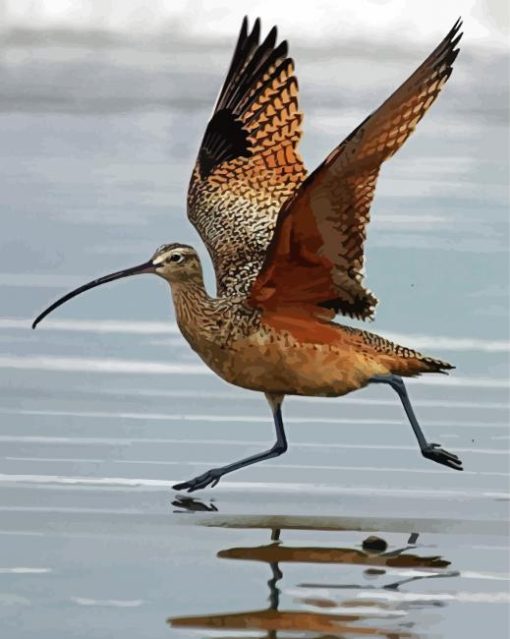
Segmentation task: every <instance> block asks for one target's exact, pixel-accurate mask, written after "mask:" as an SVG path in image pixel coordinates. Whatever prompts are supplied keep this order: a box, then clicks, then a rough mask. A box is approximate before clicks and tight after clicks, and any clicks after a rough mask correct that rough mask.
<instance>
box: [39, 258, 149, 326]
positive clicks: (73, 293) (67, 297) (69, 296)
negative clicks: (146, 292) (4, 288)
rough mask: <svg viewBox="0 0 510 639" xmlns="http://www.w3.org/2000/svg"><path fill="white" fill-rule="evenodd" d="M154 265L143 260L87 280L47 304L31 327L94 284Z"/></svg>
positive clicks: (110, 280)
mask: <svg viewBox="0 0 510 639" xmlns="http://www.w3.org/2000/svg"><path fill="white" fill-rule="evenodd" d="M154 272H155V267H154V264H153V263H152V261H151V260H149V261H148V262H144V264H139V265H138V266H132V267H131V268H126V269H124V270H123V271H117V272H116V273H110V275H105V276H104V277H100V278H98V279H97V280H93V281H92V282H88V283H87V284H84V285H83V286H80V287H79V288H76V289H74V291H71V292H70V293H67V295H64V296H63V297H61V298H60V299H58V300H57V301H56V302H53V304H52V305H51V306H48V308H47V309H45V310H44V311H43V312H42V313H41V314H40V315H38V316H37V317H36V318H35V320H34V322H33V324H32V328H35V327H36V326H37V324H39V322H40V321H41V320H42V319H44V318H45V317H46V315H49V314H50V313H51V312H52V311H54V310H55V309H56V308H58V307H59V306H62V304H65V303H66V302H67V301H69V300H70V299H72V298H73V297H76V296H77V295H80V293H84V292H85V291H88V290H89V289H90V288H95V287H96V286H101V284H106V283H107V282H113V280H120V279H121V278H122V277H130V276H131V275H140V274H141V273H154Z"/></svg>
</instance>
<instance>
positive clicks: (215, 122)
mask: <svg viewBox="0 0 510 639" xmlns="http://www.w3.org/2000/svg"><path fill="white" fill-rule="evenodd" d="M459 29H460V21H459V22H457V23H456V25H455V26H454V27H453V29H452V30H451V31H450V33H449V34H448V35H447V36H446V38H445V39H444V40H443V41H442V42H441V43H440V44H439V46H438V47H437V48H436V49H435V50H434V51H433V52H432V54H431V55H430V56H429V57H428V58H427V59H426V60H425V62H424V63H423V64H422V65H421V66H420V67H419V68H418V69H417V70H416V71H415V73H413V74H412V75H411V76H410V78H409V79H408V80H407V81H406V82H405V83H404V84H403V85H402V86H401V87H400V88H399V89H397V91H395V92H394V93H393V95H392V96H391V97H390V98H389V99H388V100H386V102H384V103H383V104H382V106H381V107H379V108H378V109H377V110H375V111H374V112H373V113H372V114H371V115H370V116H369V117H368V118H366V119H365V120H364V122H362V124H360V126H358V127H357V128H356V129H355V130H354V131H353V132H352V133H351V134H350V135H349V136H348V137H347V138H346V139H345V140H344V141H343V142H342V143H341V144H340V145H339V146H337V147H336V148H335V149H334V150H333V151H332V152H331V153H330V154H329V156H328V157H327V158H326V159H325V161H324V162H323V163H322V164H321V165H320V166H319V167H318V168H317V169H316V170H315V171H314V172H313V173H312V174H311V175H309V176H308V177H306V170H305V168H304V165H303V162H302V160H301V157H300V156H299V153H298V150H297V146H298V143H299V139H300V137H301V121H302V116H301V113H300V112H299V109H298V102H297V93H298V89H297V80H296V78H295V75H294V63H293V61H292V59H291V58H289V57H288V55H287V44H286V42H282V43H280V44H277V34H276V28H273V29H272V30H271V31H270V32H269V34H268V35H267V37H266V38H265V39H264V41H263V42H260V22H259V20H257V21H256V22H255V24H254V26H253V29H252V30H251V31H249V30H248V23H247V20H246V19H245V20H244V22H243V25H242V28H241V33H240V35H239V39H238V43H237V45H236V49H235V52H234V56H233V60H232V63H231V66H230V69H229V71H228V73H227V77H226V80H225V83H224V85H223V88H222V90H221V91H220V95H219V97H218V100H217V103H216V106H215V109H214V112H213V115H212V117H211V119H210V121H209V123H208V125H207V127H206V131H205V134H204V138H203V140H202V144H201V146H200V150H199V153H198V158H197V161H196V164H195V167H194V168H193V172H192V176H191V182H190V186H189V192H188V216H189V219H190V220H191V222H192V223H193V224H194V226H195V227H196V229H197V230H198V232H199V233H200V236H201V237H202V239H203V241H204V243H205V245H206V246H207V249H208V251H209V254H210V256H211V258H212V261H213V265H214V270H215V273H216V283H217V296H216V297H214V298H213V297H210V296H209V295H208V294H207V291H206V289H205V286H204V281H203V277H202V268H201V265H200V260H199V258H198V255H197V253H196V252H195V250H194V249H193V248H192V247H190V246H186V245H183V244H166V245H163V246H162V247H160V248H159V249H158V250H157V251H156V252H155V254H154V255H153V256H152V258H151V259H150V260H149V261H148V262H146V263H143V264H140V265H139V266H136V267H132V268H130V269H126V270H124V271H119V272H117V273H112V274H110V275H107V276H104V277H101V278H99V279H97V280H94V281H92V282H89V283H88V284H86V285H84V286H82V287H79V288H78V289H76V290H75V291H72V292H71V293H68V294H67V295H65V296H64V297H63V298H61V299H60V300H58V301H57V302H55V303H54V304H52V305H51V306H50V307H48V308H47V309H46V310H45V311H44V312H43V313H41V315H39V317H38V318H37V319H36V320H35V322H34V324H33V326H34V327H35V326H36V325H37V323H38V322H39V321H41V319H43V318H44V317H45V316H46V315H47V314H48V313H50V312H51V311H52V310H54V309H55V308H56V307H57V306H60V305H61V304H62V303H64V302H66V301H67V300H69V299H71V298H72V297H74V296H75V295H78V294H80V293H82V292H83V291H85V290H88V289H90V288H92V287H95V286H99V285H101V284H104V283H106V282H111V281H112V280H115V279H118V278H120V277H126V276H128V275H135V274H137V273H155V274H157V275H158V276H160V277H162V278H164V279H165V280H166V281H167V282H168V283H169V284H170V287H171V291H172V297H173V301H174V306H175V311H176V317H177V322H178V324H179V327H180V329H181V331H182V333H183V335H184V337H185V338H186V340H187V341H188V342H189V344H190V345H191V347H192V348H193V349H194V350H195V351H196V352H197V353H198V354H199V356H200V357H201V358H202V359H203V361H204V362H205V363H206V364H207V365H208V366H209V367H210V368H211V369H212V370H213V371H214V372H215V373H217V374H218V375H219V376H220V377H222V378H223V379H225V380H226V381H228V382H230V383H232V384H235V385H237V386H241V387H244V388H248V389H251V390H257V391H262V392H264V393H265V394H266V397H267V399H268V401H269V404H270V406H271V410H272V412H273V417H274V421H275V428H276V443H275V444H274V446H273V447H272V448H271V449H269V450H268V451H265V452H263V453H260V454H257V455H252V456H250V457H248V458H246V459H243V460H240V461H239V462H234V463H233V464H229V465H227V466H224V467H221V468H216V469H212V470H210V471H208V472H207V473H204V474H203V475H200V476H198V477H195V478H194V479H192V480H191V481H189V482H184V483H182V484H178V485H176V486H174V487H175V488H178V489H186V490H190V491H192V490H197V489H198V488H203V487H205V486H208V485H215V484H216V483H217V482H218V481H219V479H220V478H221V477H222V476H223V475H224V474H226V473H230V472H232V471H234V470H238V469H239V468H242V467H244V466H246V465H249V464H252V463H255V462H257V461H261V460H263V459H269V458H271V457H275V456H277V455H281V454H282V453H283V452H285V450H286V449H287V441H286V437H285V432H284V427H283V420H282V415H281V404H282V401H283V398H284V397H285V395H311V396H330V397H336V396H341V395H345V394H346V393H349V392H351V391H354V390H357V389H359V388H363V387H364V386H366V385H367V384H369V383H386V384H390V385H391V386H392V387H393V388H394V389H395V390H396V392H397V393H398V394H399V397H400V399H401V401H402V403H403V406H404V408H405V411H406V414H407V416H408V418H409V421H410V422H411V425H412V427H413V430H414V433H415V435H416V437H417V440H418V443H419V446H420V450H421V452H422V454H423V455H424V456H425V457H427V458H429V459H432V460H434V461H436V462H438V463H441V464H444V465H446V466H449V467H450V468H454V469H457V470H461V469H462V465H461V462H460V460H459V459H458V457H457V456H456V455H453V454H451V453H448V452H447V451H444V450H443V449H441V448H439V446H438V445H437V444H430V443H428V442H427V440H426V438H425V436H424V435H423V433H422V431H421V429H420V426H419V424H418V422H417V420H416V417H415V415H414V412H413V410H412V407H411V404H410V401H409V398H408V397H407V392H406V390H405V386H404V383H403V381H402V378H401V376H413V375H419V374H420V373H429V372H435V373H437V372H446V371H447V370H449V369H451V368H453V367H452V366H451V365H450V364H448V363H447V362H443V361H441V360H438V359H435V358H431V357H427V356H424V355H421V354H420V353H418V352H417V351H414V350H412V349H410V348H406V347H404V346H400V345H398V344H394V343H392V342H390V341H389V340H386V339H384V338H383V337H380V336H379V335H375V334H373V333H369V332H367V331H362V330H359V329H355V328H350V327H347V326H341V325H339V324H336V323H333V322H332V321H331V320H332V319H333V318H334V316H335V314H337V313H342V314H344V315H348V316H353V317H357V318H361V319H366V318H370V317H372V316H373V314H374V309H375V306H376V304H377V299H376V298H375V296H374V295H373V294H372V293H371V292H370V291H369V290H368V289H366V288H365V286H364V282H363V268H364V242H365V238H366V226H367V224H368V222H369V218H370V205H371V203H372V199H373V197H374V190H375V186H376V181H377V177H378V175H379V171H380V167H381V164H382V163H383V162H384V161H385V160H386V159H388V158H389V157H391V156H392V155H393V154H394V153H395V152H396V151H397V150H398V149H399V148H400V147H401V146H402V144H403V143H404V142H405V141H406V139H407V138H408V136H409V135H410V134H411V133H412V131H413V130H414V128H415V126H416V124H417V122H418V121H419V120H420V119H421V118H422V117H423V115H424V114H425V113H426V111H427V110H428V108H429V107H430V105H431V104H432V102H433V101H434V100H435V99H436V97H437V95H438V94H439V92H440V90H441V88H442V86H443V85H444V83H445V81H446V80H447V79H448V77H449V76H450V73H451V70H452V64H453V62H454V60H455V58H456V56H457V53H458V49H456V45H457V44H458V42H459V40H460V37H461V34H459Z"/></svg>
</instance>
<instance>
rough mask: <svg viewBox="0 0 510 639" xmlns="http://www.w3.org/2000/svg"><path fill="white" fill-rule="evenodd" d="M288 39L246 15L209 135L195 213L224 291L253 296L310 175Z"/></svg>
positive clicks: (194, 193)
mask: <svg viewBox="0 0 510 639" xmlns="http://www.w3.org/2000/svg"><path fill="white" fill-rule="evenodd" d="M297 95H298V86H297V80H296V78H295V76H294V63H293V61H292V59H291V58H289V57H288V56H287V43H286V42H285V41H284V42H281V43H280V44H277V32H276V28H275V27H273V29H271V31H270V32H269V34H268V35H267V37H266V38H265V40H264V41H263V42H262V43H261V42H260V21H259V20H256V22H255V24H254V26H253V29H252V30H251V32H248V22H247V20H246V18H245V19H244V21H243V24H242V27H241V32H240V34H239V39H238V42H237V46H236V49H235V52H234V55H233V59H232V63H231V66H230V69H229V71H228V73H227V77H226V79H225V83H224V85H223V88H222V90H221V92H220V95H219V97H218V100H217V103H216V106H215V109H214V113H213V115H212V117H211V120H210V121H209V124H208V126H207V129H206V131H205V135H204V139H203V141H202V144H201V147H200V151H199V154H198V158H197V162H196V165H195V167H194V170H193V174H192V177H191V182H190V186H189V192H188V217H189V219H190V220H191V222H192V223H193V224H194V226H195V227H196V228H197V230H198V232H199V233H200V235H201V237H202V239H203V241H204V243H205V244H206V246H207V248H208V250H209V253H210V255H211V258H212V260H213V264H214V268H215V272H216V281H217V289H218V295H246V294H247V293H248V291H249V289H250V286H251V283H252V282H253V280H254V278H255V277H256V275H257V273H258V272H259V271H260V268H261V266H262V263H263V260H264V257H265V255H266V251H267V247H268V244H269V242H270V240H271V236H272V234H273V230H274V226H275V223H276V217H277V215H278V211H279V210H280V208H281V207H282V205H283V203H284V202H285V201H286V200H287V199H288V198H289V197H290V195H291V194H292V193H293V192H294V190H295V188H296V186H298V185H299V184H300V183H301V182H302V181H303V179H304V178H305V169H304V166H303V163H302V160H301V158H300V156H299V155H298V153H297V145H298V142H299V139H300V137H301V119H302V116H301V114H300V112H299V110H298V102H297Z"/></svg>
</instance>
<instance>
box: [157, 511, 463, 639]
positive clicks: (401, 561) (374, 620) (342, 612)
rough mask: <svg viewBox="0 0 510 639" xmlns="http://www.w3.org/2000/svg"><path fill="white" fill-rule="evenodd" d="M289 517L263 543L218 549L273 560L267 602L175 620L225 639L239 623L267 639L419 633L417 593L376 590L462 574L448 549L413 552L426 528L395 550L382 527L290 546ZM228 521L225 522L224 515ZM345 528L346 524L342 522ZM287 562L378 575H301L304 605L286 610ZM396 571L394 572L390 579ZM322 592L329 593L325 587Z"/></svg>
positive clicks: (411, 638)
mask: <svg viewBox="0 0 510 639" xmlns="http://www.w3.org/2000/svg"><path fill="white" fill-rule="evenodd" d="M188 502H189V503H188ZM173 504H174V506H176V507H178V508H179V509H180V512H184V511H211V510H214V511H217V508H216V507H215V506H214V505H213V504H209V505H206V504H202V503H201V502H198V500H195V499H193V500H191V499H188V498H186V499H182V498H179V499H177V500H176V501H174V502H173ZM197 504H200V505H197ZM211 506H213V507H212V508H211ZM274 519H275V518H273V520H274ZM281 520H282V523H281V527H279V528H278V527H271V528H269V527H268V529H269V530H270V534H271V539H270V543H268V544H266V545H263V546H253V547H237V548H228V549H225V550H221V551H220V552H219V553H218V555H217V556H218V557H219V558H221V559H236V560H242V561H259V562H263V563H266V564H267V565H268V567H269V569H270V574H271V578H270V579H269V581H268V582H267V586H268V588H269V596H268V600H269V605H268V607H267V608H263V609H260V610H247V611H245V612H232V613H220V614H212V615H211V614H209V615H203V616H200V615H196V616H190V617H172V618H170V619H168V623H169V624H170V626H171V627H173V628H181V629H184V628H189V629H190V630H193V631H197V630H200V631H201V632H202V633H204V634H205V633H206V632H207V631H210V632H211V633H213V632H214V637H215V638H217V639H220V638H222V637H223V635H222V634H218V632H221V631H224V632H226V633H227V634H225V635H224V637H225V639H226V638H227V637H230V638H232V637H234V636H235V635H233V634H232V633H233V632H235V631H238V632H239V631H242V633H243V637H254V638H255V637H257V638H260V637H265V639H290V637H291V636H292V637H299V636H302V637H306V638H307V639H333V638H343V637H346V636H349V637H350V636H358V635H359V636H364V637H374V638H376V637H379V638H381V639H382V638H384V639H416V637H418V634H419V633H418V632H417V631H418V629H417V628H414V625H415V624H414V622H412V621H410V620H409V617H408V615H407V613H406V611H407V610H408V608H409V607H410V606H414V607H416V605H417V602H416V601H413V603H412V604H409V603H406V601H405V600H403V601H399V600H398V599H397V600H396V601H395V600H391V599H390V600H388V601H387V600H385V597H384V596H380V597H377V596H371V595H377V594H379V595H381V594H383V593H384V592H386V593H388V592H389V591H393V592H395V591H397V592H398V590H399V588H400V587H401V586H403V585H407V584H409V583H412V582H415V581H420V580H424V579H432V578H438V577H441V578H445V577H455V576H458V574H459V573H458V572H455V571H451V570H447V568H448V566H449V565H450V562H449V561H446V560H445V559H442V558H441V557H440V556H437V555H433V556H421V555H418V554H416V553H414V552H410V551H412V550H416V548H417V545H416V544H417V542H418V536H419V535H418V533H412V534H411V535H410V537H409V539H408V541H407V543H406V544H405V545H404V546H403V547H401V548H397V549H393V550H388V544H387V542H386V541H385V540H384V539H382V538H381V537H376V536H374V535H371V536H369V537H367V538H366V539H365V540H364V541H363V543H362V546H361V548H338V547H320V546H301V547H296V546H285V545H284V543H283V541H282V540H281V537H282V534H283V532H285V530H286V527H285V517H282V518H281ZM222 525H225V523H224V522H223V523H222ZM261 527H263V526H261ZM306 530H313V531H315V532H316V533H318V534H320V532H321V531H320V518H317V528H314V527H312V526H310V527H308V528H306ZM339 530H342V529H341V528H339ZM344 530H345V529H344ZM290 532H291V531H289V530H287V533H289V534H290ZM285 563H295V564H328V565H340V564H344V565H349V566H356V565H357V566H360V565H361V566H366V568H365V570H364V572H363V578H364V581H368V580H372V581H374V582H375V581H377V583H371V584H367V583H363V584H360V583H347V582H342V583H300V584H298V585H297V586H296V587H295V588H293V589H292V591H291V594H292V596H293V597H294V599H295V600H296V601H299V603H300V604H301V606H302V607H303V609H302V610H282V609H281V606H280V595H281V590H280V587H279V585H281V584H280V582H281V581H282V580H283V579H284V569H283V567H282V564H285ZM395 573H397V574H396V576H397V579H395V578H391V577H395ZM388 577H390V579H389V580H388ZM398 577H400V578H398ZM343 589H345V590H350V591H352V590H354V591H356V590H358V591H360V593H359V594H360V595H361V596H359V597H356V598H354V599H348V598H341V599H337V598H336V597H334V596H333V595H334V594H335V593H337V594H338V592H339V591H341V590H343ZM314 592H316V593H317V596H316V595H315V594H314ZM321 592H322V593H324V592H326V593H328V594H327V595H324V594H320V593H321ZM332 593H333V594H332ZM286 594H288V592H286ZM418 605H421V606H438V605H441V604H440V602H439V601H434V600H430V599H428V598H427V600H426V601H423V602H418ZM326 610H327V612H326ZM386 624H388V625H387V626H386ZM385 626H386V627H385ZM247 633H255V634H253V635H252V634H247ZM261 633H264V634H261Z"/></svg>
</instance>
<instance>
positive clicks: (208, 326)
mask: <svg viewBox="0 0 510 639" xmlns="http://www.w3.org/2000/svg"><path fill="white" fill-rule="evenodd" d="M170 288H171V290H172V298H173V301H174V306H175V315H176V319H177V324H178V325H179V328H180V329H181V332H182V334H183V335H184V337H185V338H186V339H187V340H188V341H189V342H190V343H191V345H192V346H194V342H196V340H197V338H205V339H208V338H211V339H212V338H214V335H215V332H216V330H217V320H218V318H217V312H216V307H215V304H214V301H215V300H214V299H213V298H211V297H209V295H208V294H207V291H206V289H205V286H204V281H203V279H202V277H196V278H194V279H190V280H186V281H184V282H171V283H170Z"/></svg>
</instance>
